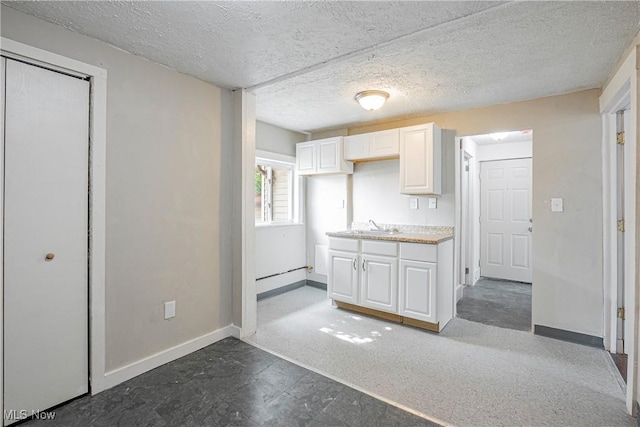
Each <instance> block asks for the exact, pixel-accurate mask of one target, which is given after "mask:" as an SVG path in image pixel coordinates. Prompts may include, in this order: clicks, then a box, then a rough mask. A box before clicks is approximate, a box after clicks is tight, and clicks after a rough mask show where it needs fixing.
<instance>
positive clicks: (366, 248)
mask: <svg viewBox="0 0 640 427" xmlns="http://www.w3.org/2000/svg"><path fill="white" fill-rule="evenodd" d="M361 252H362V253H363V254H371V255H386V256H398V244H397V243H395V242H380V241H376V240H362V251H361Z"/></svg>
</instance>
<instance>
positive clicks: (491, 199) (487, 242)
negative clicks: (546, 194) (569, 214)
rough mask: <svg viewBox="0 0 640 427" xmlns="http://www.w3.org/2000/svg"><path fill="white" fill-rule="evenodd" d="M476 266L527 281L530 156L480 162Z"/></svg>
mask: <svg viewBox="0 0 640 427" xmlns="http://www.w3.org/2000/svg"><path fill="white" fill-rule="evenodd" d="M480 176H481V178H480V212H481V213H480V231H481V242H480V244H481V249H480V267H481V272H482V275H483V276H485V277H495V278H499V279H507V280H515V281H519V282H528V283H531V270H532V268H531V227H532V223H531V158H528V159H513V160H497V161H491V162H481V166H480Z"/></svg>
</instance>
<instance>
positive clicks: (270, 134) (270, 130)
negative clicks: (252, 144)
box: [256, 121, 307, 157]
mask: <svg viewBox="0 0 640 427" xmlns="http://www.w3.org/2000/svg"><path fill="white" fill-rule="evenodd" d="M306 140H307V135H306V134H304V133H300V132H294V131H292V130H288V129H283V128H281V127H278V126H274V125H272V124H269V123H265V122H261V121H256V150H263V151H269V152H271V153H278V154H284V155H287V156H294V157H295V155H296V144H297V143H298V142H303V141H306Z"/></svg>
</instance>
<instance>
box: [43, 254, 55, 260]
mask: <svg viewBox="0 0 640 427" xmlns="http://www.w3.org/2000/svg"><path fill="white" fill-rule="evenodd" d="M55 257H56V254H54V253H52V252H49V253H48V254H46V255H45V256H44V260H45V261H53V259H54V258H55Z"/></svg>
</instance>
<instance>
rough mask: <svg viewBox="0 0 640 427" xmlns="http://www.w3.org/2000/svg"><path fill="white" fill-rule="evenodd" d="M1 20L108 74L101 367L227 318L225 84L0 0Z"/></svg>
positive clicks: (32, 40)
mask: <svg viewBox="0 0 640 427" xmlns="http://www.w3.org/2000/svg"><path fill="white" fill-rule="evenodd" d="M1 31H2V36H3V37H7V38H10V39H13V40H16V41H18V42H22V43H26V44H29V45H32V46H35V47H38V48H41V49H45V50H48V51H50V52H54V53H58V54H61V55H64V56H67V57H70V58H73V59H76V60H79V61H82V62H86V63H89V64H92V65H96V66H99V67H102V68H105V69H107V71H108V73H109V75H108V83H107V90H108V93H107V95H108V99H107V102H108V105H107V108H108V109H107V114H108V117H107V169H106V185H107V188H106V198H107V200H106V206H107V212H106V220H107V223H106V370H107V371H110V370H113V369H115V368H118V367H121V366H123V365H127V364H129V363H131V362H135V361H137V360H140V359H143V358H145V357H147V356H150V355H152V354H154V353H157V352H159V351H162V350H165V349H167V348H170V347H172V346H175V345H178V344H181V343H183V342H185V341H188V340H190V339H193V338H196V337H199V336H201V335H204V334H206V333H209V332H211V331H214V330H216V329H219V328H221V327H224V326H226V325H229V324H230V323H231V320H232V319H231V317H232V313H231V307H232V295H231V291H232V289H231V284H230V283H229V280H230V278H231V274H232V272H231V270H230V262H229V259H228V258H229V255H228V254H226V253H225V250H226V249H225V246H226V245H227V244H228V243H229V242H230V239H231V236H230V234H229V233H228V232H227V230H229V229H230V226H229V223H230V220H231V213H230V212H229V209H230V206H231V203H230V196H231V191H232V190H231V188H232V187H231V182H230V180H231V177H230V174H229V173H228V172H229V167H228V165H227V164H226V163H225V162H224V161H222V159H223V156H225V157H228V156H229V155H230V152H231V148H230V147H229V146H227V145H226V144H231V140H230V139H228V137H229V135H230V133H229V131H228V130H225V129H224V126H223V123H224V122H223V120H222V115H223V114H225V115H226V116H228V115H229V109H228V106H227V107H224V106H223V105H222V102H221V98H222V97H227V101H228V100H229V97H228V95H227V94H226V91H224V90H221V89H220V88H218V87H216V86H213V85H211V84H207V83H205V82H202V81H200V80H197V79H195V78H192V77H188V76H186V75H184V74H180V73H178V72H176V71H173V70H170V69H168V68H166V67H163V66H160V65H157V64H154V63H152V62H149V61H147V60H145V59H142V58H140V57H137V56H134V55H130V54H128V53H125V52H123V51H121V50H118V49H114V48H112V47H110V46H108V45H106V44H104V43H101V42H98V41H96V40H93V39H90V38H87V37H84V36H81V35H79V34H77V33H73V32H71V31H67V30H65V29H63V28H61V27H58V26H54V25H52V24H49V23H46V22H44V21H41V20H39V19H36V18H34V17H31V16H28V15H25V14H23V13H20V12H16V11H15V10H13V9H10V8H8V7H6V6H2V27H1ZM223 135H225V140H223V138H222V136H223ZM223 172H227V173H223ZM227 248H228V246H227ZM221 261H223V262H221ZM167 300H176V302H177V303H176V304H177V308H176V311H177V314H176V317H175V318H174V319H172V320H171V321H165V320H164V319H163V303H164V301H167Z"/></svg>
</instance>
